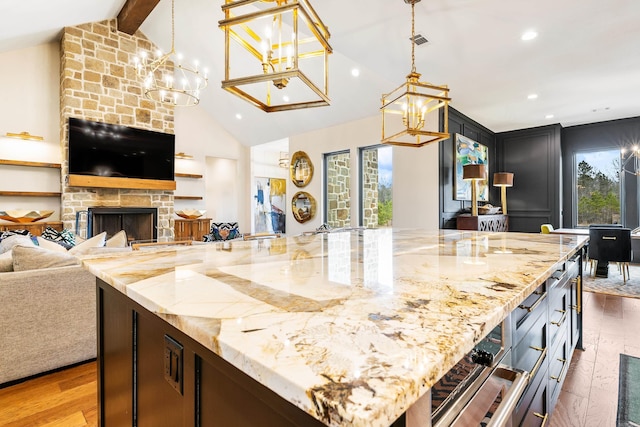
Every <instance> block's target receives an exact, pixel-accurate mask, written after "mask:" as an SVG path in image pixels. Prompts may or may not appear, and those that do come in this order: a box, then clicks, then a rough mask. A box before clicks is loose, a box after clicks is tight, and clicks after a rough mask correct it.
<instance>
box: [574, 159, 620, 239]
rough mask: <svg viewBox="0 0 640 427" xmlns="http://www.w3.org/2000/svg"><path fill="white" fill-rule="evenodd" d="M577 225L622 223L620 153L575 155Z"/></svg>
mask: <svg viewBox="0 0 640 427" xmlns="http://www.w3.org/2000/svg"><path fill="white" fill-rule="evenodd" d="M575 162H576V165H575V166H576V167H575V171H576V174H577V176H576V182H577V188H576V198H577V203H578V206H577V209H576V212H577V222H576V223H577V225H578V226H579V227H586V226H588V225H589V224H615V223H620V222H621V218H620V206H621V204H620V173H619V170H620V168H619V167H620V151H619V150H617V149H616V150H603V151H583V152H578V153H576V160H575Z"/></svg>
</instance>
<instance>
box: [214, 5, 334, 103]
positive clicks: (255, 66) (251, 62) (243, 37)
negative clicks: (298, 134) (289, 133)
mask: <svg viewBox="0 0 640 427" xmlns="http://www.w3.org/2000/svg"><path fill="white" fill-rule="evenodd" d="M222 11H223V12H224V19H223V20H221V21H219V22H218V24H219V27H220V28H221V29H222V30H223V31H224V35H225V36H224V37H225V70H224V71H225V76H224V80H223V81H222V88H223V89H224V90H226V91H228V92H231V93H233V94H234V95H236V96H238V97H240V98H242V99H244V100H245V101H247V102H249V103H251V104H252V105H254V106H256V107H258V108H260V109H261V110H263V111H265V112H267V113H271V112H276V111H286V110H296V109H302V108H310V107H320V106H325V105H329V93H328V92H329V89H328V88H329V85H328V57H329V54H330V53H331V52H332V49H331V46H330V45H329V41H328V40H329V37H330V34H329V30H328V29H327V27H326V26H325V25H324V23H323V22H322V20H321V19H320V17H319V16H318V15H317V13H316V12H315V10H314V9H313V7H312V6H311V3H310V1H309V0H241V1H240V0H225V2H224V4H223V5H222ZM232 40H233V41H235V42H237V43H232Z"/></svg>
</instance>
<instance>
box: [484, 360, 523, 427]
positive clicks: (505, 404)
mask: <svg viewBox="0 0 640 427" xmlns="http://www.w3.org/2000/svg"><path fill="white" fill-rule="evenodd" d="M498 369H504V370H506V371H510V372H513V373H515V379H514V380H513V383H512V385H511V387H510V388H509V391H508V392H507V394H506V395H505V397H504V400H503V401H502V402H501V403H500V405H498V409H496V412H494V413H493V416H492V417H491V421H489V423H488V424H487V427H504V426H505V425H507V423H508V422H509V421H511V415H512V414H513V411H514V410H515V408H516V405H517V404H518V401H520V398H521V397H522V395H523V394H524V391H525V389H526V388H527V385H528V384H529V373H528V372H527V371H521V370H519V369H514V368H509V367H506V366H503V365H499V366H498Z"/></svg>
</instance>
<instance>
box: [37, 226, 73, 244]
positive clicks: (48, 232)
mask: <svg viewBox="0 0 640 427" xmlns="http://www.w3.org/2000/svg"><path fill="white" fill-rule="evenodd" d="M42 237H44V238H45V239H47V240H51V241H52V242H56V243H58V244H60V245H62V246H64V247H65V248H67V249H70V248H72V247H74V246H75V245H76V239H75V235H74V234H73V233H72V232H71V230H66V229H65V230H62V231H58V230H55V229H53V228H51V227H47V228H45V229H44V231H43V232H42Z"/></svg>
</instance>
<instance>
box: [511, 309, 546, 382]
mask: <svg viewBox="0 0 640 427" xmlns="http://www.w3.org/2000/svg"><path fill="white" fill-rule="evenodd" d="M547 328H548V324H547V317H546V316H540V317H539V318H538V320H537V321H536V323H534V325H533V326H532V327H531V329H529V331H528V332H527V333H526V334H525V335H524V336H523V338H522V340H521V341H520V342H519V343H518V344H517V345H516V346H515V347H514V348H513V350H512V352H511V353H512V355H511V357H512V359H511V361H512V365H513V367H515V368H518V369H522V370H523V371H527V372H529V374H530V377H531V378H537V376H538V375H539V374H540V373H541V372H546V370H547V365H546V359H547V357H546V356H547V333H548V332H547Z"/></svg>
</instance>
